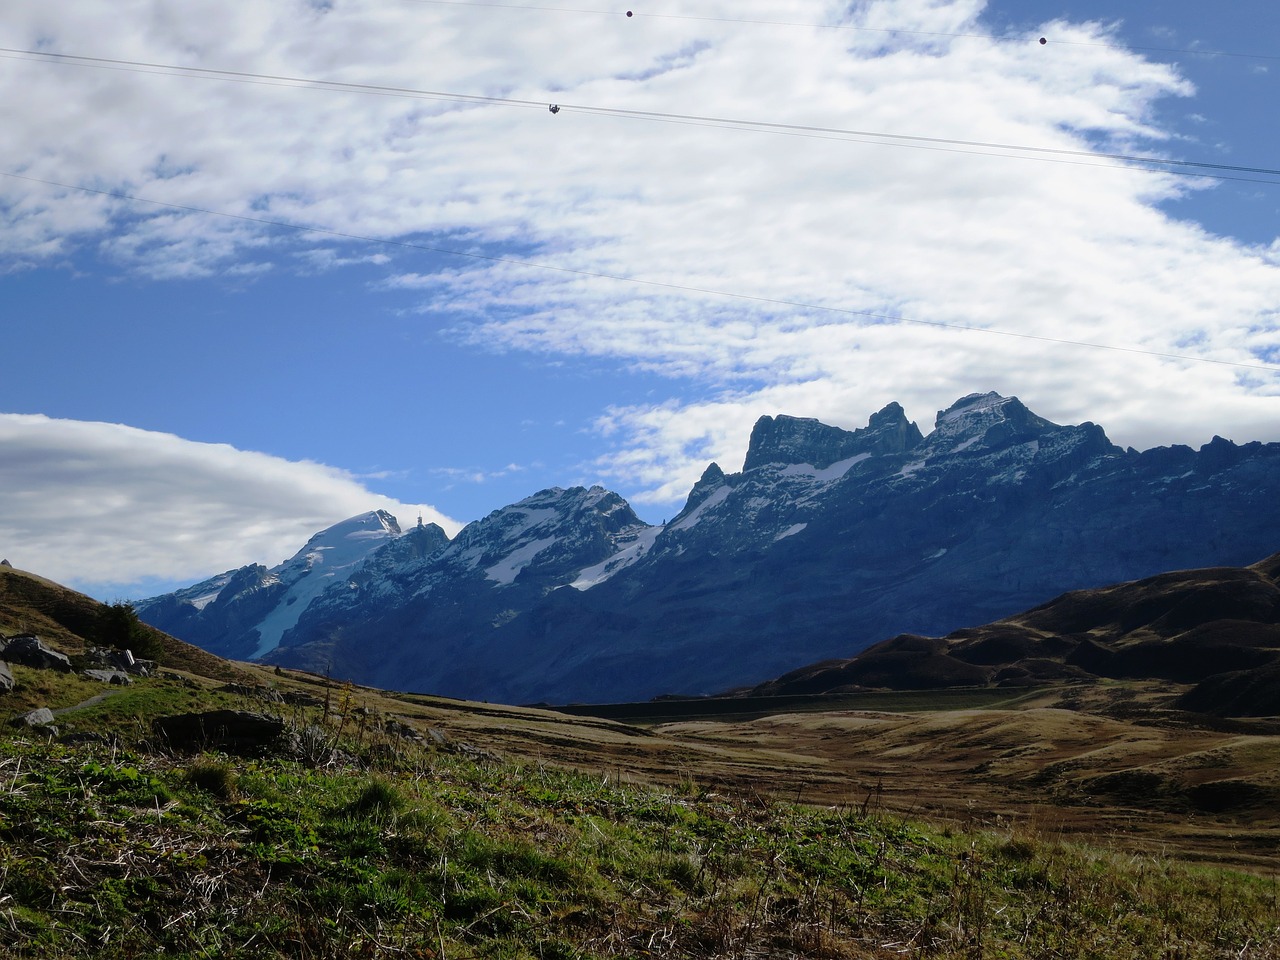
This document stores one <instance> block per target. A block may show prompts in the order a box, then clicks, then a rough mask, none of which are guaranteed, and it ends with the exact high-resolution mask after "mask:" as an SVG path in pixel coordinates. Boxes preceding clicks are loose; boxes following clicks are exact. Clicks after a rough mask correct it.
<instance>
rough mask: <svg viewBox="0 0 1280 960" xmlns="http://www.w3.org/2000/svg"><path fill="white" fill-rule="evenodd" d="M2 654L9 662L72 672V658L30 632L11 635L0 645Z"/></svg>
mask: <svg viewBox="0 0 1280 960" xmlns="http://www.w3.org/2000/svg"><path fill="white" fill-rule="evenodd" d="M0 655H2V656H3V657H4V659H5V660H7V661H8V662H9V663H16V664H18V665H19V666H23V667H32V668H34V669H37V670H57V671H59V672H60V673H70V672H71V658H70V657H68V656H67V655H66V654H65V653H59V652H58V651H57V650H54V649H52V648H51V647H47V646H45V644H44V643H43V642H42V641H41V640H40V638H39V637H37V636H35V635H34V634H30V633H23V634H19V635H18V636H16V637H9V639H8V640H5V641H3V646H0Z"/></svg>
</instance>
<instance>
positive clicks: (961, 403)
mask: <svg viewBox="0 0 1280 960" xmlns="http://www.w3.org/2000/svg"><path fill="white" fill-rule="evenodd" d="M1055 428H1056V424H1053V423H1051V422H1050V421H1048V420H1045V419H1044V418H1043V417H1038V416H1036V415H1035V414H1034V413H1032V412H1031V411H1030V410H1028V409H1027V408H1026V406H1025V405H1024V404H1023V402H1022V401H1021V400H1019V399H1018V398H1017V397H1002V396H1001V395H1000V394H998V393H995V392H992V393H971V394H969V395H968V396H967V397H961V398H960V399H959V400H957V401H956V402H955V403H953V404H952V405H951V406H949V407H948V408H947V409H946V410H939V411H938V417H937V420H936V421H935V423H934V429H933V433H931V434H929V445H930V446H931V447H934V448H935V452H937V451H938V450H939V449H941V450H946V449H948V448H949V449H958V448H959V449H965V448H968V447H972V446H974V445H976V444H979V443H981V445H982V446H984V447H998V446H1006V445H1008V444H1010V443H1016V442H1020V441H1026V440H1032V439H1035V438H1036V437H1038V436H1040V435H1041V434H1043V433H1045V432H1046V431H1049V430H1053V429H1055Z"/></svg>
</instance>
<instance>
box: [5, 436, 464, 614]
mask: <svg viewBox="0 0 1280 960" xmlns="http://www.w3.org/2000/svg"><path fill="white" fill-rule="evenodd" d="M0 450H3V457H0V490H3V491H4V495H3V496H0V553H3V554H4V556H5V557H6V558H7V559H8V560H10V561H11V562H12V563H13V564H14V565H15V566H17V567H21V568H23V569H26V570H31V571H32V572H35V573H39V574H41V575H43V576H47V577H50V578H52V579H54V580H58V581H60V582H66V583H68V584H69V585H73V586H77V587H80V588H81V589H87V590H95V588H97V592H101V588H102V587H104V586H109V588H111V589H115V590H120V591H124V590H127V589H128V588H129V587H130V586H131V585H136V586H137V588H138V592H145V589H146V586H147V585H148V584H153V583H155V582H166V581H167V582H184V581H185V582H189V581H190V580H192V579H194V578H196V577H198V576H201V575H203V574H204V573H206V572H207V571H208V570H210V569H217V568H219V567H220V568H221V569H223V570H226V569H230V568H232V567H235V566H238V565H239V564H241V563H242V562H243V558H244V557H245V556H262V557H277V558H279V559H283V558H284V557H287V556H289V555H291V554H292V553H293V552H294V551H296V550H297V548H298V543H299V542H300V541H302V540H305V539H306V538H307V537H309V536H310V535H311V534H312V533H314V532H315V530H316V529H317V528H318V527H323V526H328V525H329V524H331V523H334V522H336V521H337V520H339V519H343V518H344V517H346V516H350V515H353V514H355V513H358V512H361V511H363V510H367V509H370V508H373V509H383V510H387V511H389V512H391V513H392V514H394V515H396V516H397V517H398V518H399V519H401V521H402V522H405V523H406V524H407V523H411V522H416V519H417V516H418V514H419V512H421V514H422V516H423V519H424V521H427V522H434V523H439V524H440V525H441V526H442V527H444V528H445V529H446V530H447V531H449V532H450V533H456V532H457V530H458V529H459V527H460V524H458V523H457V522H456V521H454V520H451V519H450V518H448V517H445V516H444V515H443V514H441V513H439V511H436V510H433V509H432V508H430V507H427V506H419V505H417V504H404V503H399V502H396V501H393V500H390V499H389V498H387V497H382V496H379V495H378V494H375V493H373V492H371V491H370V490H369V489H368V488H367V487H365V486H364V485H363V484H362V483H361V482H360V481H359V480H358V479H357V478H355V477H353V476H351V475H350V474H347V473H345V472H343V471H341V470H336V469H334V468H332V467H327V466H325V465H324V464H319V463H307V462H291V461H288V460H283V459H281V458H279V457H272V456H268V455H266V454H262V453H254V452H251V451H244V450H236V449H234V448H233V447H230V446H227V445H225V444H211V443H193V442H191V441H188V440H183V439H181V438H180V437H174V436H171V435H167V434H160V433H153V432H150V431H145V430H137V429H135V428H133V427H126V426H121V425H119V424H111V423H84V422H78V421H66V420H51V419H49V418H47V417H39V416H20V415H16V414H0ZM31 476H39V477H40V478H41V483H40V485H39V486H38V487H36V486H32V485H30V483H29V482H28V479H27V478H29V477H31Z"/></svg>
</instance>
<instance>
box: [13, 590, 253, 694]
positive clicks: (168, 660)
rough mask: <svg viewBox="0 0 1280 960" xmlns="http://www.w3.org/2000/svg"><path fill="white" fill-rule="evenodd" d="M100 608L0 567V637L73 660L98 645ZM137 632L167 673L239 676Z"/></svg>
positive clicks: (207, 657) (149, 630)
mask: <svg viewBox="0 0 1280 960" xmlns="http://www.w3.org/2000/svg"><path fill="white" fill-rule="evenodd" d="M102 607H103V605H102V604H101V603H100V602H99V601H97V600H95V599H93V598H92V597H88V596H85V595H84V594H83V593H78V592H76V591H75V590H71V589H69V588H68V587H64V586H62V585H61V584H59V583H54V582H53V581H52V580H46V579H45V578H44V577H40V576H37V575H36V574H34V573H28V572H26V571H25V570H18V569H15V568H13V567H5V566H0V635H3V636H12V635H13V634H17V633H34V634H36V636H38V637H40V639H41V640H43V641H44V642H45V643H47V644H49V645H50V646H52V647H54V648H55V649H58V650H61V651H62V652H63V653H68V654H74V653H81V652H83V651H84V648H85V646H86V645H93V644H97V643H98V642H99V640H98V632H99V624H100V615H101V610H102ZM138 627H139V629H140V630H142V631H143V632H144V633H145V634H146V635H147V636H148V637H149V638H152V639H153V640H154V641H155V642H156V643H157V644H158V645H159V647H160V649H161V651H162V652H161V654H160V661H161V662H162V663H163V664H164V665H165V666H168V667H172V668H174V669H178V670H189V671H192V672H195V673H200V674H202V675H203V676H208V677H221V678H223V679H227V680H230V679H233V678H235V677H239V676H241V675H242V674H241V672H240V671H239V670H238V669H237V668H235V667H234V666H233V665H232V664H230V663H228V662H227V661H226V660H223V659H221V658H220V657H215V656H213V655H212V654H210V653H206V652H205V651H203V650H201V649H200V648H199V647H193V646H192V645H191V644H189V643H183V642H182V641H181V640H178V639H176V638H174V637H171V636H169V635H168V634H167V633H162V632H161V631H159V630H157V629H155V628H154V627H150V626H148V625H147V624H145V623H139V624H138Z"/></svg>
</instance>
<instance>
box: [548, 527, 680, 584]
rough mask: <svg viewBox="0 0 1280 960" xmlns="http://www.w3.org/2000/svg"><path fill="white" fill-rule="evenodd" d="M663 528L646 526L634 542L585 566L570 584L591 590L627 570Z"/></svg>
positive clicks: (641, 555)
mask: <svg viewBox="0 0 1280 960" xmlns="http://www.w3.org/2000/svg"><path fill="white" fill-rule="evenodd" d="M663 529H665V528H664V527H661V526H657V527H646V528H644V529H643V530H641V531H640V532H639V533H638V534H637V535H636V538H635V540H634V541H633V542H632V543H630V544H628V545H627V546H625V547H623V548H622V549H621V550H619V551H618V552H617V553H615V554H614V555H613V556H612V557H610V558H609V559H607V560H603V561H601V562H600V563H597V564H595V565H594V566H590V567H586V568H584V569H583V570H582V571H581V572H580V573H579V574H578V579H576V580H574V581H573V582H572V583H571V584H569V586H571V587H573V588H574V589H575V590H590V589H591V588H592V587H594V586H595V585H596V584H598V583H604V582H605V581H606V580H608V579H609V578H610V577H612V576H613V575H614V574H616V573H618V572H619V571H620V570H625V569H626V568H627V567H629V566H631V565H632V564H633V563H635V562H636V561H637V560H639V559H640V558H641V557H643V556H644V555H645V554H647V553H648V552H649V550H650V549H651V548H652V547H653V542H654V541H655V540H657V539H658V534H660V533H662V531H663Z"/></svg>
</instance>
